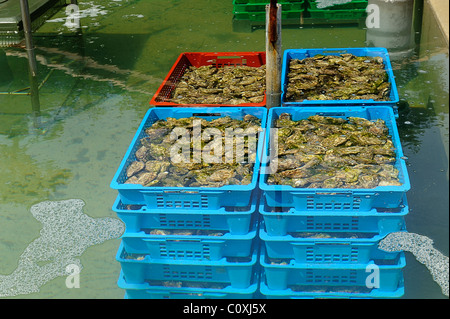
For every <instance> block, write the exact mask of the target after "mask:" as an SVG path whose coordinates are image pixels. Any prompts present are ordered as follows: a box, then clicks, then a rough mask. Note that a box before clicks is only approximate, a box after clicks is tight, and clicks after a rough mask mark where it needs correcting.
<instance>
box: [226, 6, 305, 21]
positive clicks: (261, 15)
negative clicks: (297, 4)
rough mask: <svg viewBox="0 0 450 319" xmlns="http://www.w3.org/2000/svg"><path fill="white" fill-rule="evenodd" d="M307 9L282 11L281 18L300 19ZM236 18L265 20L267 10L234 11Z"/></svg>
mask: <svg viewBox="0 0 450 319" xmlns="http://www.w3.org/2000/svg"><path fill="white" fill-rule="evenodd" d="M304 11H305V9H301V10H294V11H290V12H286V11H282V12H281V19H282V20H285V19H300V17H301V16H302V14H303V12H304ZM234 19H235V20H250V21H265V20H266V13H265V12H234Z"/></svg>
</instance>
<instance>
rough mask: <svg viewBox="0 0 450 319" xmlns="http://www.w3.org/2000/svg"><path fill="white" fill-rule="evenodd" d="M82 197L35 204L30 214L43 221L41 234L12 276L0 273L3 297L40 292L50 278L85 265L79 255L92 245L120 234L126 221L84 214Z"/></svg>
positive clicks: (26, 250)
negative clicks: (70, 266) (68, 268)
mask: <svg viewBox="0 0 450 319" xmlns="http://www.w3.org/2000/svg"><path fill="white" fill-rule="evenodd" d="M84 205H85V204H84V202H83V201H82V200H80V199H69V200H64V201H45V202H41V203H39V204H36V205H33V206H32V207H31V209H30V212H31V214H32V215H33V216H34V218H36V219H37V220H38V221H39V222H41V223H42V226H43V227H42V229H41V231H40V236H39V237H38V238H37V239H35V240H33V241H32V242H31V243H30V244H29V245H28V247H27V248H26V249H25V251H24V252H23V253H22V255H21V256H20V258H19V262H18V267H17V268H16V269H15V270H14V271H13V273H11V274H10V275H0V297H8V296H16V295H22V294H30V293H33V292H38V291H39V288H40V287H41V286H43V285H44V284H45V283H47V282H48V281H50V280H52V279H54V278H56V277H60V276H68V275H70V273H68V272H67V270H66V267H67V266H68V265H76V266H77V267H78V269H79V270H81V269H82V267H83V266H82V264H81V262H80V260H79V259H78V258H77V257H79V256H81V255H82V254H83V252H84V251H85V250H86V249H87V248H88V247H90V246H93V245H97V244H100V243H102V242H104V241H106V240H109V239H114V238H118V237H120V236H121V235H122V234H123V232H124V230H125V226H124V224H123V223H122V222H121V221H120V220H119V219H115V218H96V219H94V218H92V217H89V216H87V215H86V214H84V213H83V211H82V208H83V206H84Z"/></svg>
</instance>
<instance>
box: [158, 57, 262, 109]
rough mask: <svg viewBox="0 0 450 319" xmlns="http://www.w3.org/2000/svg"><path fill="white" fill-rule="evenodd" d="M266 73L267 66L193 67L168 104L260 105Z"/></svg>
mask: <svg viewBox="0 0 450 319" xmlns="http://www.w3.org/2000/svg"><path fill="white" fill-rule="evenodd" d="M265 70H266V67H265V65H262V66H260V67H250V66H245V65H241V66H239V65H237V66H224V67H221V68H216V67H215V66H213V65H205V66H200V67H195V66H190V67H188V68H187V69H186V71H185V72H184V74H183V75H182V76H181V78H180V81H179V82H178V84H177V86H176V88H175V90H174V91H173V94H172V96H171V97H170V98H169V99H167V100H165V101H166V102H172V103H177V104H233V105H237V104H242V103H261V102H263V100H264V92H265V90H266V88H265V87H266V84H265V82H266V71H265Z"/></svg>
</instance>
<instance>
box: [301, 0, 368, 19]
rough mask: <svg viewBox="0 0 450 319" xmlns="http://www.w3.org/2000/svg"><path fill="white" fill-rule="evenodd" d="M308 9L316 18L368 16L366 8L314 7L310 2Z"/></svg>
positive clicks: (358, 17) (311, 15)
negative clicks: (338, 8) (336, 8)
mask: <svg viewBox="0 0 450 319" xmlns="http://www.w3.org/2000/svg"><path fill="white" fill-rule="evenodd" d="M307 11H308V12H309V13H310V17H311V18H314V19H328V20H357V19H360V18H363V17H365V16H366V9H345V10H344V9H342V10H332V9H313V8H312V7H311V3H309V4H308V7H307Z"/></svg>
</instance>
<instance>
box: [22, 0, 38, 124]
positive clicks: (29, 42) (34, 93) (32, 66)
mask: <svg viewBox="0 0 450 319" xmlns="http://www.w3.org/2000/svg"><path fill="white" fill-rule="evenodd" d="M20 9H21V12H22V25H23V32H24V35H25V45H26V51H27V55H28V66H29V77H30V93H31V107H32V112H33V118H34V124H35V127H36V126H39V124H40V123H39V116H40V114H41V106H40V102H39V86H38V81H37V63H36V54H35V52H34V44H33V37H32V34H31V18H30V9H29V6H28V0H20Z"/></svg>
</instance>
